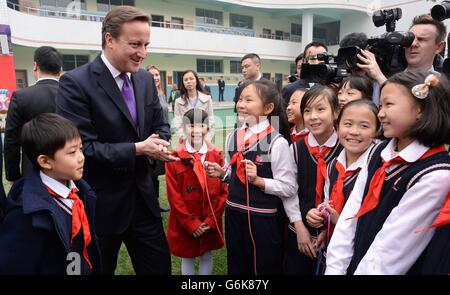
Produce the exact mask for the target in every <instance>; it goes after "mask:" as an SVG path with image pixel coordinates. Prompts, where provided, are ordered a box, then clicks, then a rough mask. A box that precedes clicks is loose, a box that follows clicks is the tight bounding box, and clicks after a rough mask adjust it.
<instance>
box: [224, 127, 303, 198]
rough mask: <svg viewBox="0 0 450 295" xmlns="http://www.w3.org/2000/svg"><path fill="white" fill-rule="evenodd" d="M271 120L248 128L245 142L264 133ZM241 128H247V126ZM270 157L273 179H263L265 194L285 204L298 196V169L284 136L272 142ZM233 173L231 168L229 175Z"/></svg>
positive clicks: (227, 144)
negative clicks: (276, 197) (254, 135)
mask: <svg viewBox="0 0 450 295" xmlns="http://www.w3.org/2000/svg"><path fill="white" fill-rule="evenodd" d="M269 124H270V123H269V120H267V119H265V120H263V121H262V122H260V123H258V124H256V125H254V126H252V127H249V128H247V132H246V134H245V136H244V140H246V139H248V138H250V137H251V136H252V135H253V134H257V133H259V132H262V131H264V130H265V129H266V128H267V127H268V126H269ZM241 128H246V126H245V124H244V125H243V126H242V127H241ZM232 135H233V133H230V134H228V135H227V138H226V141H225V142H226V145H225V146H226V148H228V147H229V144H230V140H231V138H232ZM269 157H270V167H271V170H272V174H273V178H263V180H264V193H266V194H269V195H275V196H278V197H280V198H281V200H282V201H283V203H284V202H285V200H287V199H291V198H292V197H295V196H296V195H297V189H298V184H297V168H296V167H295V161H294V158H293V156H292V153H290V152H289V144H288V142H287V140H286V139H285V138H283V137H282V136H280V137H278V138H276V139H275V140H274V141H273V142H272V148H271V153H270V155H269ZM225 161H226V163H225V167H227V166H228V163H229V162H230V156H229V153H228V152H227V153H226V155H225ZM230 173H231V167H229V169H228V170H227V175H228V176H229V175H230Z"/></svg>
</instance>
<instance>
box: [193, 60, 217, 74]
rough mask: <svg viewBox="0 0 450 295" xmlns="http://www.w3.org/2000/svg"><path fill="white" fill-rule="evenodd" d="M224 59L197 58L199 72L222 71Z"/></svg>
mask: <svg viewBox="0 0 450 295" xmlns="http://www.w3.org/2000/svg"><path fill="white" fill-rule="evenodd" d="M222 68H223V61H222V60H214V59H197V72H199V73H222V72H223V70H222Z"/></svg>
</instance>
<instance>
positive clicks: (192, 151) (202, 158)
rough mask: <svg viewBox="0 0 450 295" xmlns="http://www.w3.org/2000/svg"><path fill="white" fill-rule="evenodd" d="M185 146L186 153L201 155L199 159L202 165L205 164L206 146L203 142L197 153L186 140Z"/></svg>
mask: <svg viewBox="0 0 450 295" xmlns="http://www.w3.org/2000/svg"><path fill="white" fill-rule="evenodd" d="M185 146H186V151H187V152H188V153H190V154H195V153H200V154H202V156H201V157H200V159H201V161H202V164H203V163H204V162H205V158H206V153H207V152H208V146H207V145H206V143H205V142H204V141H203V144H202V147H201V148H200V150H198V151H197V150H196V149H195V148H194V147H193V146H192V145H191V144H190V143H189V141H188V140H186V141H185Z"/></svg>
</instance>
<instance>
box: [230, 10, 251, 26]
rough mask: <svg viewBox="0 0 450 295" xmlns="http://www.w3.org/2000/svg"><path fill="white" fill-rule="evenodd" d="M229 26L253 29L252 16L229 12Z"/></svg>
mask: <svg viewBox="0 0 450 295" xmlns="http://www.w3.org/2000/svg"><path fill="white" fill-rule="evenodd" d="M230 27H235V28H245V29H253V16H248V15H240V14H234V13H230Z"/></svg>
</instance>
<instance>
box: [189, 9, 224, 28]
mask: <svg viewBox="0 0 450 295" xmlns="http://www.w3.org/2000/svg"><path fill="white" fill-rule="evenodd" d="M195 16H196V20H197V22H198V23H202V24H213V25H220V26H222V25H223V14H222V12H221V11H215V10H208V9H203V8H196V9H195Z"/></svg>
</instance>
